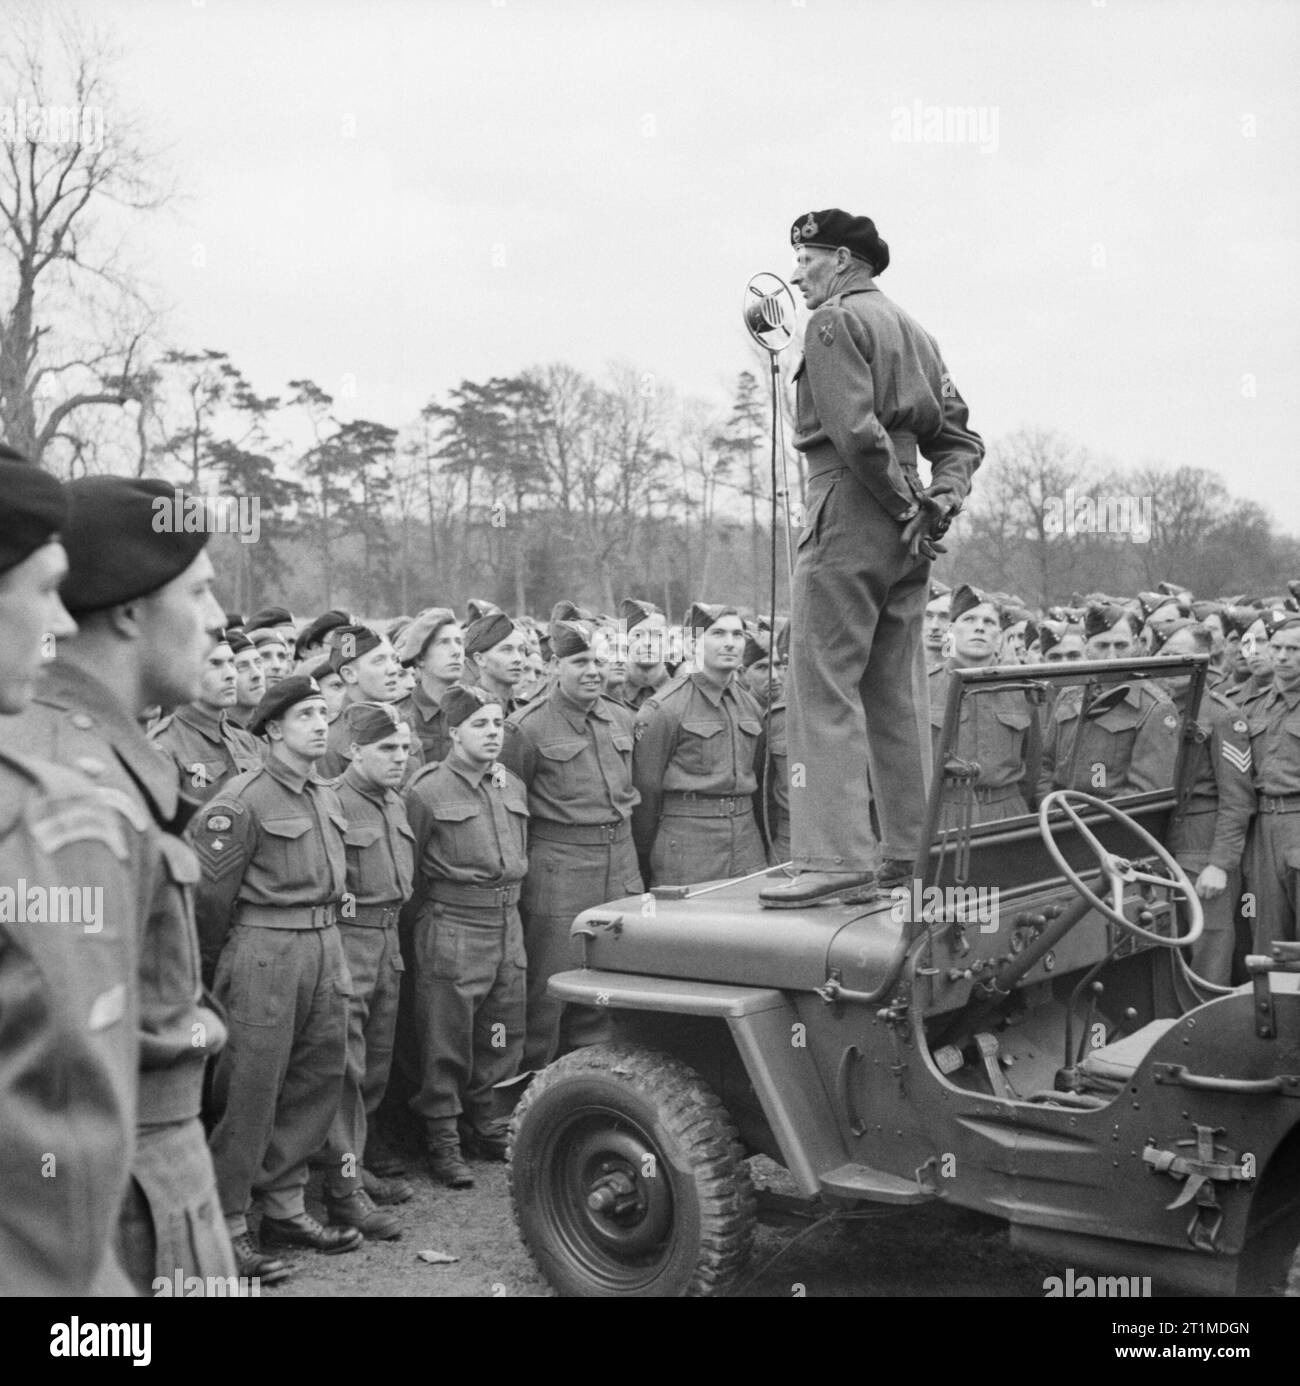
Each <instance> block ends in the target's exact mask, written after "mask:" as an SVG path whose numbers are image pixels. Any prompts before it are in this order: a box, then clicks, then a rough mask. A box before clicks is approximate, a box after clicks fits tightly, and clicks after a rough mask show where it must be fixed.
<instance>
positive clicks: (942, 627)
mask: <svg viewBox="0 0 1300 1386" xmlns="http://www.w3.org/2000/svg"><path fill="white" fill-rule="evenodd" d="M950 601H951V598H950V597H949V596H948V595H947V594H945V595H944V596H942V597H935V599H934V600H933V601H932V602H929V603H928V604H927V605H926V608H925V625H924V627H923V632H924V637H925V648H926V649H927V650H933V651H936V652H937V651H939V650H942V649H943V637H944V636H945V635H947V634H948V624H949V622H948V604H949V602H950Z"/></svg>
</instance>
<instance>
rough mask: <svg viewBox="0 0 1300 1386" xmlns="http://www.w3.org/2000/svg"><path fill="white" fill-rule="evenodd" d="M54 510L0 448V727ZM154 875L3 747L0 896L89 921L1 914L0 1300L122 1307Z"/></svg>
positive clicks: (54, 569)
mask: <svg viewBox="0 0 1300 1386" xmlns="http://www.w3.org/2000/svg"><path fill="white" fill-rule="evenodd" d="M66 515H67V501H66V498H65V496H64V493H63V489H62V488H61V487H60V486H59V483H58V482H57V481H55V480H54V478H53V477H52V476H50V475H49V474H48V473H47V472H43V471H41V470H40V469H39V468H37V467H33V466H31V465H30V464H28V463H27V462H26V461H25V460H24V459H23V458H22V457H21V455H20V454H18V453H16V452H14V451H13V450H12V449H11V448H8V447H5V446H4V445H3V444H0V721H8V720H9V719H11V718H13V717H14V716H15V715H16V714H18V713H20V712H22V711H23V709H24V708H25V707H26V706H27V704H28V702H29V701H30V699H31V696H32V691H33V687H34V685H35V683H36V681H37V676H38V672H39V669H40V666H41V663H42V659H43V649H42V647H43V645H44V644H45V642H47V641H49V640H52V639H60V640H61V639H64V638H65V637H67V636H70V635H72V634H73V633H74V632H75V631H76V626H75V625H74V624H73V621H72V619H71V618H70V617H69V615H68V613H67V611H66V610H64V607H63V603H62V602H61V601H60V600H59V593H58V586H59V582H60V581H61V580H62V578H63V576H64V574H65V573H66V572H67V559H66V557H65V554H64V551H63V548H62V546H61V545H60V544H59V542H58V538H59V536H58V531H59V530H60V529H61V528H62V527H63V526H64V524H65V521H66ZM160 874H161V856H160V850H159V847H158V844H157V841H156V840H155V838H154V834H153V830H152V828H151V827H150V826H149V819H148V815H147V814H146V813H144V812H143V811H142V810H141V809H140V808H139V807H138V806H137V804H136V803H135V802H134V801H132V800H131V799H129V798H127V797H126V796H125V795H121V794H112V793H111V792H109V791H105V790H101V789H99V788H97V787H96V786H94V785H93V784H92V783H91V781H90V780H89V779H87V778H85V777H84V776H81V775H77V774H75V773H73V772H72V771H70V770H66V769H63V768H61V767H59V766H56V765H52V764H50V763H48V762H37V761H32V760H28V759H27V758H26V757H25V756H21V755H18V754H16V753H11V752H9V751H7V750H5V751H0V882H4V883H5V884H6V885H8V886H9V887H10V888H11V889H13V888H14V887H15V886H16V885H17V883H18V882H21V883H22V888H23V889H24V892H25V898H26V900H33V899H41V900H47V901H48V900H52V899H53V898H55V894H54V893H55V892H56V891H58V892H60V894H59V896H58V897H57V898H60V899H64V900H68V899H78V900H82V899H86V898H89V899H90V900H91V901H92V902H93V901H94V900H95V898H96V897H95V894H94V892H98V901H99V906H98V909H97V910H95V909H94V907H93V904H92V910H93V913H94V915H95V916H96V917H94V918H91V917H87V915H86V913H85V912H83V914H82V917H81V918H79V919H71V918H64V917H60V916H59V913H58V912H57V911H49V910H47V911H43V912H41V913H39V914H38V915H37V916H36V917H34V918H31V919H29V918H28V917H27V913H28V912H27V911H26V910H25V909H24V910H21V911H20V910H17V909H11V910H7V911H5V912H4V914H3V916H0V1189H3V1196H2V1197H0V1295H3V1296H4V1297H6V1298H10V1297H13V1296H18V1295H67V1296H72V1295H76V1296H82V1295H125V1294H130V1293H132V1290H133V1288H134V1287H133V1286H132V1284H131V1282H130V1281H129V1280H128V1279H127V1277H126V1276H125V1275H124V1274H123V1271H122V1268H121V1266H120V1265H119V1264H118V1262H117V1259H116V1257H115V1255H114V1241H115V1239H116V1235H117V1228H118V1215H119V1212H120V1209H121V1206H122V1202H123V1199H124V1198H125V1197H126V1195H127V1191H128V1187H129V1184H130V1179H131V1162H132V1153H133V1149H134V1144H135V1124H136V1123H135V1114H136V1087H137V1075H138V1066H139V1029H138V1026H139V986H138V980H137V946H138V941H139V935H140V933H142V932H143V923H144V920H145V919H146V917H147V916H148V914H149V910H150V902H151V899H152V897H153V895H154V891H155V889H156V888H157V885H158V880H157V877H158V875H160Z"/></svg>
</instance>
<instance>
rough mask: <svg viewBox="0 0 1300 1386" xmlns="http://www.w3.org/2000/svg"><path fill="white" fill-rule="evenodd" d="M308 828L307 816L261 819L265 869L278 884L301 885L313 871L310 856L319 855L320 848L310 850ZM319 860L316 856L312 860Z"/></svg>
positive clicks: (310, 825)
mask: <svg viewBox="0 0 1300 1386" xmlns="http://www.w3.org/2000/svg"><path fill="white" fill-rule="evenodd" d="M311 828H312V820H311V819H310V818H264V819H263V820H262V833H263V835H264V836H263V842H264V847H263V850H264V851H265V853H266V862H265V865H266V869H267V871H268V872H270V873H271V874H273V875H274V876H275V877H276V878H277V879H278V881H279V882H280V883H281V884H283V885H290V884H292V885H295V886H300V885H302V884H304V883H305V882H306V881H308V880H310V879H311V878H312V877H313V876H314V875H315V874H316V873H315V872H314V871H313V869H312V867H313V861H312V858H313V857H319V850H315V851H314V850H313V847H312V838H311V836H310V834H311ZM320 864H321V863H320V862H319V860H318V861H317V862H316V863H315V865H316V866H319V865H320Z"/></svg>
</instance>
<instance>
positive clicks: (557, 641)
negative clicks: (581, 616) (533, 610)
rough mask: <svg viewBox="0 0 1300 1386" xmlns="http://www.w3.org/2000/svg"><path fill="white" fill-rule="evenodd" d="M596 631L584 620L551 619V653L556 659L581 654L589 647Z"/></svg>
mask: <svg viewBox="0 0 1300 1386" xmlns="http://www.w3.org/2000/svg"><path fill="white" fill-rule="evenodd" d="M595 638H596V632H595V630H594V629H593V628H592V626H591V625H590V624H589V623H588V622H586V621H552V622H551V653H552V654H554V656H555V657H556V659H567V658H568V657H569V656H570V655H576V654H582V653H583V652H584V651H586V650H589V649H591V646H592V642H593V641H594V640H595Z"/></svg>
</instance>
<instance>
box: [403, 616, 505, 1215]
mask: <svg viewBox="0 0 1300 1386" xmlns="http://www.w3.org/2000/svg"><path fill="white" fill-rule="evenodd" d="M488 619H493V618H491V617H489V618H488ZM443 711H444V715H445V716H446V718H447V722H448V725H449V726H450V728H451V739H452V748H451V753H450V754H449V755H448V756H447V758H446V759H445V760H444V761H443V762H442V763H441V764H439V765H436V766H425V767H424V769H423V770H421V771H419V772H418V773H417V774H416V776H415V778H414V779H413V780H412V782H411V785H410V788H409V789H408V790H407V794H406V803H407V810H408V812H409V814H410V819H411V826H412V827H413V828H414V830H415V840H416V849H417V852H418V854H419V856H418V868H417V887H418V888H417V895H418V898H419V915H418V917H417V919H416V923H415V960H416V962H415V966H416V981H415V985H416V996H417V1004H416V1020H417V1025H418V1027H419V1032H420V1041H421V1044H420V1047H421V1051H422V1054H423V1060H424V1062H423V1066H422V1081H421V1084H420V1090H419V1092H418V1093H417V1094H416V1095H415V1097H414V1098H412V1100H411V1108H412V1110H413V1111H415V1112H416V1113H417V1115H419V1116H420V1117H421V1118H422V1119H423V1122H424V1129H425V1141H426V1144H427V1148H428V1152H429V1172H430V1173H431V1174H432V1175H433V1177H434V1178H435V1179H437V1180H439V1181H441V1182H442V1183H444V1184H448V1185H450V1186H451V1187H452V1188H453V1189H463V1188H468V1187H469V1186H470V1185H471V1184H472V1183H473V1182H474V1180H473V1176H472V1175H471V1174H470V1171H469V1168H468V1167H467V1166H466V1164H465V1160H464V1152H463V1151H462V1138H461V1135H460V1133H459V1132H458V1130H457V1121H458V1118H459V1119H460V1120H461V1122H462V1124H463V1126H464V1130H465V1134H464V1139H463V1145H464V1147H465V1152H467V1153H469V1154H471V1155H473V1154H478V1155H481V1156H482V1157H483V1158H484V1159H488V1160H504V1159H505V1157H506V1127H507V1124H508V1123H507V1121H506V1120H505V1118H504V1117H502V1116H501V1115H500V1114H499V1113H498V1112H497V1110H496V1109H495V1107H494V1104H493V1098H492V1089H493V1087H494V1086H495V1085H496V1084H497V1083H501V1082H504V1081H505V1080H507V1079H509V1078H513V1077H514V1076H515V1074H516V1073H517V1072H518V1071H519V1061H520V1059H521V1057H522V1055H523V1047H524V1024H525V1018H524V1008H525V983H524V978H525V972H524V969H525V960H524V940H523V925H522V924H521V922H520V918H519V909H518V904H519V893H520V882H521V881H522V880H523V878H524V872H525V871H526V870H527V869H528V858H527V855H526V851H527V840H528V804H527V799H526V794H525V790H524V787H523V785H522V784H521V783H520V781H519V779H518V777H517V776H515V775H512V774H511V773H510V772H509V771H508V770H506V769H505V767H504V766H502V765H501V764H499V763H498V762H497V757H498V756H499V755H500V754H501V747H502V742H503V740H504V737H505V717H504V715H503V710H502V707H501V704H500V703H498V702H496V701H494V700H493V699H491V698H490V697H489V696H488V695H487V694H485V693H483V692H482V690H480V689H477V688H452V689H449V690H448V692H447V695H446V697H445V698H444V699H443Z"/></svg>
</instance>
